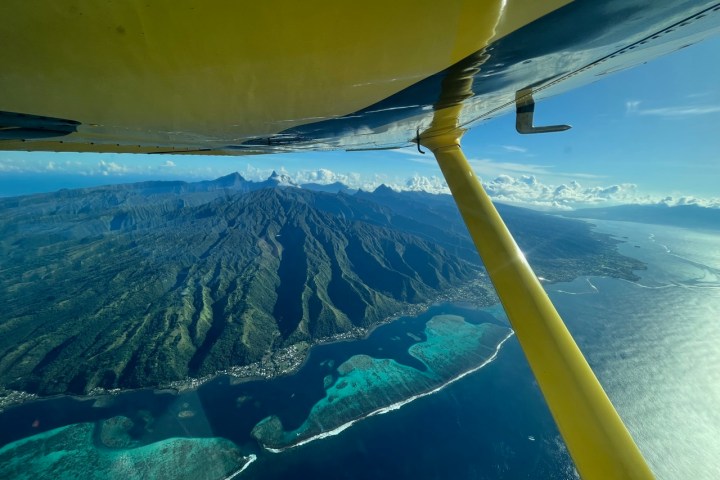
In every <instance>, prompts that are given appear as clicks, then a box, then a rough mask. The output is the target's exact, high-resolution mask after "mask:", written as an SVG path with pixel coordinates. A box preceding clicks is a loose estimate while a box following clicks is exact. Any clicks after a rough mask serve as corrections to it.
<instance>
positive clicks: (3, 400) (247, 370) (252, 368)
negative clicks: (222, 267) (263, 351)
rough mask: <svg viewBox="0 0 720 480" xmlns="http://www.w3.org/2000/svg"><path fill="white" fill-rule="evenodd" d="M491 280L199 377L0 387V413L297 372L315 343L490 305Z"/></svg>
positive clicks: (480, 279)
mask: <svg viewBox="0 0 720 480" xmlns="http://www.w3.org/2000/svg"><path fill="white" fill-rule="evenodd" d="M488 287H490V283H489V280H488V278H487V276H486V275H485V273H483V272H479V273H478V275H477V276H476V277H475V278H473V279H471V280H469V281H467V282H465V283H464V284H462V285H461V286H459V287H454V288H448V289H446V290H445V291H442V292H440V293H438V294H437V295H436V296H435V297H433V298H432V299H430V300H428V301H425V302H421V303H408V304H405V305H404V306H403V307H402V308H401V309H400V310H398V311H396V312H395V313H393V314H391V315H388V316H387V317H385V318H384V319H383V320H380V321H379V322H377V323H374V324H372V325H370V326H368V327H354V328H352V329H351V330H349V331H347V332H342V333H338V334H335V335H332V336H330V337H324V338H318V339H315V340H312V341H302V342H298V343H295V344H293V345H290V346H288V347H284V348H282V349H279V350H276V351H275V352H273V353H272V354H270V355H268V356H267V357H266V358H264V359H262V360H260V361H258V362H253V363H250V364H247V365H238V366H233V367H230V368H227V369H224V370H218V371H217V372H214V373H212V374H208V375H205V376H203V377H198V378H185V379H182V380H174V381H172V382H168V383H163V384H160V385H155V386H144V387H137V388H113V389H105V388H102V387H95V388H93V389H92V390H90V391H89V392H88V393H87V394H84V395H73V394H67V393H60V394H54V395H38V394H36V393H29V392H24V391H20V390H9V389H5V388H3V387H0V413H3V412H4V411H5V410H7V409H9V408H12V407H16V406H19V405H23V404H26V403H34V402H41V401H43V400H53V399H57V398H61V397H66V398H67V397H69V398H74V399H77V400H82V401H85V400H96V401H97V400H98V399H101V398H104V397H112V396H115V395H121V394H123V393H131V392H139V391H153V392H170V393H173V394H176V395H177V394H180V393H185V392H190V391H193V390H197V389H198V388H200V387H201V386H202V385H204V384H205V383H208V382H210V381H212V380H214V379H216V378H218V377H221V376H227V377H228V378H229V379H230V381H231V382H232V383H233V384H240V383H245V382H251V381H256V380H272V379H274V378H278V377H282V376H288V375H293V374H295V373H297V372H298V371H299V370H300V369H301V368H302V367H303V366H304V365H305V363H306V362H307V360H308V358H309V356H310V355H309V353H310V350H311V349H312V348H313V347H315V346H320V345H329V344H333V343H342V342H352V341H356V340H363V339H366V338H368V337H369V336H370V335H371V334H372V333H373V332H374V331H375V329H377V328H379V327H382V326H383V325H387V324H388V323H391V322H394V321H395V320H398V319H400V318H403V317H410V316H417V315H420V314H421V313H423V312H424V311H427V310H428V309H429V308H431V307H432V306H433V305H439V304H442V303H463V304H465V305H467V306H470V307H474V308H486V307H489V306H492V305H494V304H496V303H497V302H498V300H497V298H496V297H495V294H494V291H493V290H490V289H489V288H488ZM490 288H491V287H490ZM483 291H484V292H486V294H485V295H474V296H472V295H473V294H477V293H479V292H483Z"/></svg>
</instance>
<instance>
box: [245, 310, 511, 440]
mask: <svg viewBox="0 0 720 480" xmlns="http://www.w3.org/2000/svg"><path fill="white" fill-rule="evenodd" d="M512 334H513V332H512V330H510V329H509V328H507V327H503V326H500V325H496V324H491V323H482V324H471V323H468V322H466V321H465V320H464V319H463V317H460V316H457V315H437V316H435V317H433V318H432V319H430V320H429V321H428V323H427V325H426V328H425V335H426V340H425V341H423V342H419V343H415V344H413V345H412V346H411V347H410V348H409V349H408V352H409V354H410V355H411V356H412V357H414V358H415V359H417V360H419V361H420V362H421V363H422V364H423V366H424V367H425V369H424V370H420V369H418V368H414V367H411V366H408V365H404V364H401V363H398V362H397V361H395V360H392V359H387V358H374V357H370V356H368V355H355V356H353V357H351V358H350V359H348V360H347V361H345V362H343V363H342V364H341V365H340V366H338V367H337V369H336V371H335V372H334V376H333V378H334V381H333V382H330V380H328V379H327V378H326V381H325V396H324V397H323V398H322V399H320V400H319V401H318V402H317V403H316V404H315V405H314V406H313V407H312V409H311V411H310V413H309V415H308V417H307V419H306V420H305V421H304V422H303V423H302V424H301V425H300V426H299V427H298V428H297V429H295V430H291V431H286V430H285V429H284V427H283V424H282V421H281V420H280V418H278V417H277V416H270V417H267V418H265V419H263V420H262V421H261V422H259V423H258V424H257V425H256V426H255V428H254V429H253V431H252V435H253V437H254V438H255V439H257V440H258V442H259V443H260V444H261V445H263V446H264V447H265V448H266V449H268V450H271V451H275V452H279V451H282V450H284V449H287V448H291V447H294V446H298V445H303V444H305V443H308V442H310V441H313V440H316V439H319V438H324V437H327V436H330V435H335V434H337V433H340V432H341V431H343V430H345V429H346V428H348V427H349V426H351V425H352V424H353V423H355V422H357V421H358V420H361V419H363V418H366V417H369V416H372V415H378V414H382V413H386V412H389V411H392V410H395V409H397V408H400V407H401V406H402V405H405V404H407V403H409V402H411V401H413V400H415V399H417V398H420V397H422V396H425V395H429V394H431V393H434V392H436V391H438V390H440V389H441V388H443V387H444V386H446V385H448V384H450V383H452V382H454V381H456V380H458V379H460V378H462V377H464V376H465V375H468V374H469V373H472V372H474V371H476V370H478V369H480V368H482V367H483V366H485V365H487V364H488V363H490V362H491V361H492V360H493V359H494V358H495V357H496V356H497V354H498V351H499V350H500V347H501V346H502V344H503V343H504V342H505V341H506V340H507V339H508V338H510V336H511V335H512Z"/></svg>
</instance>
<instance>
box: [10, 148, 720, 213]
mask: <svg viewBox="0 0 720 480" xmlns="http://www.w3.org/2000/svg"><path fill="white" fill-rule="evenodd" d="M488 162H489V161H480V162H479V163H478V161H475V163H478V164H477V165H475V164H473V167H474V168H475V170H476V172H477V173H478V175H479V176H480V178H481V180H482V181H483V185H484V187H485V189H486V191H487V192H488V194H489V195H490V197H491V198H492V199H493V200H495V201H498V202H502V203H508V204H512V205H518V206H525V207H530V208H535V209H540V210H573V209H577V208H588V207H600V206H613V205H622V204H666V205H670V206H674V205H698V206H702V207H709V208H720V198H700V197H696V196H690V195H682V194H680V195H677V194H674V195H672V196H670V195H650V194H646V193H643V192H642V191H641V189H640V188H639V187H638V185H636V184H634V183H618V184H610V185H591V186H586V185H583V184H581V183H580V182H579V181H578V180H575V179H568V181H565V182H562V183H546V182H545V181H544V180H542V176H543V174H544V173H545V172H543V171H538V174H527V173H521V172H520V171H518V172H517V173H513V172H512V171H511V172H510V173H502V174H497V175H494V174H493V173H494V172H492V171H491V170H488V169H487V168H486V167H487V165H486V164H487V163H488ZM273 170H277V171H278V172H279V173H282V174H286V175H288V176H289V177H290V178H292V180H293V181H294V183H296V184H299V185H301V184H306V183H315V184H321V185H329V184H333V183H336V182H337V183H342V184H344V185H346V186H347V187H349V188H351V189H362V190H365V191H373V190H375V189H376V188H377V187H379V186H380V185H386V186H388V187H390V188H392V189H393V190H396V191H423V192H428V193H433V194H449V193H450V190H449V189H448V186H447V184H446V183H445V180H444V179H443V178H442V177H441V176H439V175H430V176H427V175H421V174H418V173H415V174H413V175H411V176H409V177H400V176H392V175H388V174H383V173H373V174H361V173H357V172H337V171H334V170H330V169H327V168H317V169H295V170H294V171H290V170H288V169H285V168H284V167H279V168H275V169H273V168H260V167H256V166H254V165H251V164H246V166H245V168H244V169H238V173H240V174H241V175H242V176H243V177H244V178H246V179H247V180H252V181H262V180H265V179H267V178H268V177H269V176H270V175H271V173H272V172H273ZM2 174H25V175H32V174H48V175H53V174H55V175H57V174H62V175H76V176H83V177H84V178H89V177H94V178H97V179H98V183H97V184H98V185H100V184H102V183H123V179H125V181H127V182H133V181H138V179H139V178H142V179H145V178H146V179H172V180H186V181H194V180H200V179H203V180H209V179H214V178H217V177H220V176H223V175H226V174H227V171H226V170H225V171H223V170H222V169H219V168H217V167H215V166H214V165H213V166H210V167H208V166H200V165H198V166H197V168H191V169H187V168H182V169H181V168H179V167H178V165H177V163H176V162H175V161H172V160H166V159H162V161H161V162H160V163H158V164H156V165H149V164H147V163H145V162H138V163H137V164H132V163H125V162H122V163H121V162H119V161H115V159H113V158H109V159H100V160H98V161H97V162H94V163H88V162H79V161H77V160H74V159H69V158H68V159H62V158H60V159H58V160H54V161H49V162H47V163H45V164H38V163H37V162H35V163H30V162H27V163H25V162H23V163H20V164H18V163H16V162H8V161H4V159H2V158H0V175H2ZM567 176H568V177H570V175H569V174H568V175H567ZM591 177H592V176H589V175H588V176H586V177H582V176H579V177H578V178H579V179H580V180H583V181H594V182H596V183H597V182H599V181H600V180H601V179H599V178H591ZM556 178H557V177H556ZM0 193H1V192H0Z"/></svg>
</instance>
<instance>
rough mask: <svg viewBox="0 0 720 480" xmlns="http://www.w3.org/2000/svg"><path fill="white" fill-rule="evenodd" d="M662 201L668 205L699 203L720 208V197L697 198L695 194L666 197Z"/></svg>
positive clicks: (698, 204)
mask: <svg viewBox="0 0 720 480" xmlns="http://www.w3.org/2000/svg"><path fill="white" fill-rule="evenodd" d="M660 203H664V204H665V205H667V206H670V207H675V206H678V205H697V206H699V207H706V208H720V198H697V197H693V196H687V195H684V196H680V197H677V198H675V197H665V198H663V199H662V200H661V201H660Z"/></svg>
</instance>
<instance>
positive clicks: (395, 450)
mask: <svg viewBox="0 0 720 480" xmlns="http://www.w3.org/2000/svg"><path fill="white" fill-rule="evenodd" d="M592 223H594V224H596V225H597V230H598V231H600V232H605V233H610V234H612V235H613V236H615V237H616V238H618V239H620V240H622V241H623V242H624V243H622V244H620V245H619V248H620V250H621V252H622V253H624V254H626V255H629V256H633V257H635V258H638V259H640V260H642V261H644V262H645V263H647V264H648V269H647V270H644V271H640V272H637V273H638V275H639V276H640V277H641V280H640V281H638V282H628V281H625V280H618V279H611V278H605V277H589V278H588V277H582V278H578V279H576V280H575V281H573V282H569V283H558V284H552V285H549V286H547V289H548V292H549V293H550V295H551V297H552V299H553V301H554V302H555V304H556V306H557V308H558V310H559V312H560V314H561V315H562V316H563V318H564V319H565V321H566V323H567V324H568V327H569V328H570V330H571V332H572V333H573V335H574V336H575V338H576V340H577V342H578V344H579V345H580V347H581V349H582V350H583V352H584V353H585V354H586V356H587V358H588V361H589V363H590V364H591V366H592V367H593V369H594V370H595V372H596V374H597V375H598V378H599V379H600V381H601V383H602V384H603V386H604V387H605V389H606V391H607V392H608V395H609V396H610V398H611V400H612V401H613V403H614V404H615V405H616V408H617V409H618V411H619V413H620V415H621V416H622V417H623V419H624V420H625V422H626V424H627V426H628V428H629V429H630V431H631V433H632V434H633V436H634V438H635V439H636V441H637V443H638V445H639V447H640V449H641V451H642V452H643V453H644V454H645V456H646V458H647V460H648V462H649V463H650V466H651V468H652V469H653V471H654V472H655V473H656V475H657V477H658V478H662V479H686V478H693V479H708V480H709V479H716V478H720V439H719V438H718V437H719V436H720V410H719V409H718V408H717V406H718V405H720V323H718V321H719V320H720V242H718V240H720V236H718V235H717V234H713V233H704V232H691V231H688V230H684V229H677V228H671V227H664V226H662V227H661V226H654V225H641V224H634V223H623V222H606V221H603V222H600V221H592ZM439 314H454V315H460V316H463V317H464V318H465V319H466V320H467V321H469V322H471V323H481V322H492V323H496V324H500V325H502V324H503V322H504V320H503V316H502V315H501V314H498V312H497V309H496V308H489V309H485V310H478V309H474V308H472V307H470V306H468V305H463V304H441V305H435V306H433V307H431V308H430V309H429V310H428V311H427V312H425V313H423V314H421V315H418V316H417V317H409V318H403V319H400V320H397V321H395V322H393V323H391V324H388V325H384V326H382V327H380V328H378V329H376V330H375V331H374V332H373V334H372V335H371V336H369V337H368V338H367V339H365V340H360V341H354V342H341V343H335V344H329V345H322V346H318V347H315V348H314V349H313V350H312V352H311V355H310V357H309V358H308V360H307V362H306V364H305V366H304V367H303V368H302V369H301V370H300V371H299V372H298V373H297V374H296V375H293V376H290V377H285V378H280V379H275V380H272V381H256V382H246V383H241V384H233V382H232V381H231V380H230V379H229V378H227V377H220V378H217V379H215V380H213V381H211V382H209V383H207V384H205V385H203V386H202V387H200V388H199V389H198V390H196V391H192V392H186V393H183V394H181V395H174V394H172V393H169V392H153V391H150V390H144V391H138V392H130V393H126V394H122V395H118V396H115V397H112V398H111V399H109V400H107V399H105V400H94V399H90V400H78V399H73V398H69V397H62V398H55V399H49V400H45V401H39V402H33V403H28V404H25V405H21V406H18V407H15V408H10V409H8V410H6V411H5V412H3V413H2V414H0V445H4V444H7V443H9V442H13V441H15V440H17V439H19V438H22V437H26V436H28V435H32V434H34V433H37V432H38V431H39V430H48V429H51V428H55V427H59V426H62V425H68V424H74V423H80V422H90V421H97V420H101V419H103V418H109V417H112V416H115V415H124V416H127V417H129V418H131V419H133V421H134V423H135V428H134V430H133V431H131V432H130V433H131V435H133V436H134V438H136V439H137V440H139V441H141V442H143V443H150V442H154V441H158V440H161V439H164V438H168V437H173V436H186V437H211V436H221V437H225V438H228V439H230V440H232V441H233V442H234V443H235V444H237V445H238V446H240V448H242V449H243V450H244V451H247V453H248V454H250V453H253V454H255V455H257V460H256V461H255V462H253V463H252V464H251V465H250V466H249V468H247V469H246V470H245V471H243V472H242V473H241V474H240V475H239V476H238V478H252V479H275V478H278V479H279V478H328V479H369V478H372V479H384V478H388V479H390V478H392V479H397V478H413V479H428V480H429V479H524V478H553V479H572V478H577V476H576V473H575V471H574V468H573V465H572V461H571V459H570V458H569V456H568V453H567V450H566V448H565V446H564V444H563V442H562V440H561V439H560V436H559V434H558V431H557V428H556V427H555V425H554V423H553V421H552V418H551V416H550V413H549V411H548V409H547V407H546V405H545V403H544V401H543V399H542V396H541V394H540V392H539V390H538V388H537V385H536V384H535V382H534V379H533V377H532V374H531V373H530V370H529V367H528V365H527V363H526V361H525V359H524V356H523V353H522V351H521V349H520V347H519V345H518V343H517V340H516V338H515V337H514V336H513V337H510V338H509V339H508V340H507V341H506V342H505V343H504V344H503V346H502V348H501V349H500V351H499V353H498V355H497V357H496V358H495V359H494V361H492V362H490V363H488V364H487V365H486V366H484V367H483V368H481V369H479V370H478V371H476V372H474V373H471V374H469V375H467V376H465V377H463V378H461V379H459V380H458V381H456V382H454V383H451V384H449V385H448V386H447V387H445V388H443V389H441V390H440V391H438V392H436V393H433V394H432V395H428V396H425V397H422V398H418V399H417V400H415V401H413V402H411V403H408V404H406V405H404V406H402V408H399V409H396V410H392V411H389V412H387V413H385V414H382V415H376V416H372V417H369V418H366V419H364V420H361V421H358V422H356V423H355V424H353V425H352V426H351V427H350V428H347V429H345V430H343V431H342V432H340V433H338V434H337V435H334V436H330V437H326V438H322V439H319V440H316V441H312V442H310V443H308V444H306V445H302V446H299V447H296V448H291V449H289V450H286V451H283V452H281V453H271V452H268V451H266V450H264V449H262V448H260V447H259V446H258V445H257V443H256V442H255V441H254V440H253V439H252V437H250V435H249V431H250V429H252V427H253V426H254V425H255V424H256V423H257V422H258V421H259V420H260V419H262V418H264V417H265V416H267V415H269V414H276V415H278V416H279V417H280V418H281V419H282V421H283V424H284V425H285V426H286V427H289V428H294V427H297V426H298V425H299V424H301V423H302V421H303V420H304V419H305V418H306V417H307V414H308V412H309V410H310V408H311V407H312V405H313V404H314V403H315V402H316V401H317V400H319V399H320V398H321V397H322V396H323V395H324V389H323V378H324V377H325V376H326V375H327V374H328V372H331V371H332V369H333V368H335V367H336V366H337V365H339V364H340V363H342V362H343V361H345V360H346V359H348V358H350V357H351V356H353V355H357V354H366V355H370V356H374V357H377V358H393V359H395V360H396V361H398V362H399V363H402V364H405V365H408V366H413V367H415V368H422V365H419V364H418V362H417V360H416V359H414V358H413V357H411V356H409V355H408V354H407V349H408V347H409V346H410V345H412V344H413V343H415V342H417V341H421V340H423V338H424V326H425V324H426V322H427V321H428V320H429V319H430V318H432V317H433V316H435V315H439ZM188 411H189V412H192V413H193V414H194V415H192V416H185V418H179V416H178V415H179V414H180V413H181V412H188Z"/></svg>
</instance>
